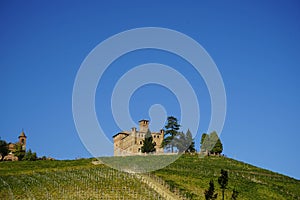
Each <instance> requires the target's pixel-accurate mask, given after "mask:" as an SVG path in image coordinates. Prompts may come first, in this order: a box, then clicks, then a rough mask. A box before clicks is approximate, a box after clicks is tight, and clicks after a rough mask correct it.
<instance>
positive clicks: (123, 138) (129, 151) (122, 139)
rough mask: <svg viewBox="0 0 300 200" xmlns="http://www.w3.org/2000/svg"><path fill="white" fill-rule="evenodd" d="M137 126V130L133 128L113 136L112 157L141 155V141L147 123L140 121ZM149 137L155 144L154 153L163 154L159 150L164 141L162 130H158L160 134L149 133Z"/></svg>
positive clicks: (147, 127) (161, 149)
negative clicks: (150, 136)
mask: <svg viewBox="0 0 300 200" xmlns="http://www.w3.org/2000/svg"><path fill="white" fill-rule="evenodd" d="M139 126H140V127H139V128H140V129H139V130H137V129H136V128H135V127H134V128H132V129H131V130H130V131H122V132H120V133H117V134H116V135H114V136H113V140H114V156H122V155H138V154H141V148H142V146H143V140H144V139H145V135H146V133H147V131H148V129H149V121H148V120H140V121H139ZM151 135H152V138H153V141H154V142H155V143H156V146H155V149H156V152H155V153H163V152H164V149H163V148H161V143H162V141H163V139H164V130H160V132H151Z"/></svg>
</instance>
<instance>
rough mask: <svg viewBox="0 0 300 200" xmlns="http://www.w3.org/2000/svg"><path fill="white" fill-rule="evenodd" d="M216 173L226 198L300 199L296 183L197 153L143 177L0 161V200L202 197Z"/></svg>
mask: <svg viewBox="0 0 300 200" xmlns="http://www.w3.org/2000/svg"><path fill="white" fill-rule="evenodd" d="M111 159H112V158H111ZM114 159H115V160H114V162H115V163H117V162H118V159H124V158H114ZM130 159H134V158H130ZM137 159H141V158H137ZM155 159H158V158H157V157H156V158H155ZM128 163H129V162H128ZM220 169H225V170H227V171H228V173H229V185H228V187H227V190H226V192H225V197H226V199H230V195H231V192H232V190H233V189H237V190H238V191H239V196H238V199H300V190H299V188H300V181H299V180H296V179H293V178H289V177H286V176H283V175H280V174H277V173H274V172H271V171H268V170H263V169H260V168H257V167H254V166H251V165H248V164H245V163H242V162H238V161H236V160H233V159H229V158H225V157H204V158H199V157H198V156H197V155H193V156H192V155H184V156H181V157H180V158H179V159H178V160H176V161H175V162H173V163H172V164H170V165H169V166H167V167H165V168H163V169H160V170H157V171H153V172H148V173H142V174H140V173H128V172H122V171H119V170H116V169H112V168H109V167H107V166H106V165H103V164H98V165H94V164H92V159H81V160H73V161H31V162H30V161H22V162H1V163H0V199H111V200H116V199H141V200H142V199H153V200H154V199H204V195H203V193H204V190H205V189H207V188H208V183H209V181H210V180H211V179H212V180H214V181H215V184H216V192H218V193H219V194H220V192H221V191H220V189H219V187H218V185H217V184H218V183H217V178H218V176H219V175H220ZM218 199H220V196H219V197H218Z"/></svg>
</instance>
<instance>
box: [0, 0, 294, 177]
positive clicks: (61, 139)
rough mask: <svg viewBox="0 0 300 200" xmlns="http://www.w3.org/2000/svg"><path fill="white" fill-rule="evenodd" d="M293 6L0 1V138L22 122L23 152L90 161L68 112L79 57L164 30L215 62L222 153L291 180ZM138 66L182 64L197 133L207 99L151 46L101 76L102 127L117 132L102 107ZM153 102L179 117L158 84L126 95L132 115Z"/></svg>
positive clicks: (172, 60) (141, 114) (199, 85)
mask: <svg viewBox="0 0 300 200" xmlns="http://www.w3.org/2000/svg"><path fill="white" fill-rule="evenodd" d="M299 10H300V3H299V2H298V1H248V2H246V1H244V2H241V1H221V2H220V1H189V2H188V3H186V2H184V3H183V2H179V1H165V2H164V3H162V2H161V1H144V2H141V1H128V2H123V1H120V2H116V1H86V2H84V1H62V2H61V1H51V2H50V1H26V2H22V1H18V2H17V1H1V2H0V30H1V31H0V36H1V37H0V92H1V93H0V94H1V96H0V97H1V98H0V113H1V114H0V136H1V139H4V140H7V141H11V142H14V141H16V140H17V136H18V135H19V133H20V132H21V130H22V128H24V130H25V133H26V134H27V136H28V148H31V149H32V150H33V151H36V152H37V153H38V155H39V156H42V155H46V156H51V157H55V158H58V159H74V158H75V157H91V155H90V154H89V152H88V151H87V150H86V149H85V147H84V145H83V144H82V143H81V140H80V139H79V136H78V134H77V132H76V129H75V125H74V122H73V117H72V89H73V83H74V80H75V77H76V73H77V70H78V69H79V67H80V65H81V63H82V61H83V60H84V58H85V57H86V56H87V55H88V53H89V52H90V51H91V50H92V49H93V48H94V47H95V46H96V45H98V44H99V43H100V42H101V41H103V40H105V39H107V38H108V37H110V36H112V35H114V34H117V33H119V32H122V31H125V30H128V29H132V28H138V27H149V26H154V27H165V28H170V29H174V30H177V31H180V32H182V33H184V34H186V35H188V36H190V37H192V38H193V39H195V40H196V41H197V42H199V43H200V44H201V45H202V46H203V47H204V48H205V49H206V51H207V52H208V53H209V54H210V56H211V57H212V58H213V60H214V61H215V63H216V65H217V66H218V68H219V71H220V73H221V75H222V77H223V81H224V85H225V89H226V94H227V117H226V121H225V126H224V129H223V132H222V133H221V139H222V141H223V143H224V153H225V154H226V155H228V156H229V157H233V158H235V159H238V160H242V161H245V162H247V163H250V164H253V165H256V166H260V167H263V168H267V169H270V170H273V171H276V172H279V173H283V174H286V175H289V176H292V177H295V178H297V179H300V170H299V166H300V156H299V155H298V152H299V141H300V134H299V132H300V131H299V127H298V125H299V122H300V121H299V113H300V94H299V88H300V80H299V75H300V55H299V53H300V12H299ZM147 62H158V63H160V62H161V63H165V64H168V65H169V66H172V67H174V68H176V69H178V70H183V71H182V73H183V74H185V75H186V76H187V77H188V79H189V80H190V81H191V82H192V85H193V86H194V89H195V90H196V91H197V96H198V98H199V100H200V102H201V104H200V109H201V120H202V121H201V122H200V129H199V133H198V134H201V133H202V132H205V130H206V128H207V126H208V124H207V123H208V120H209V117H210V107H209V106H210V101H209V95H208V92H207V89H206V87H205V84H204V83H203V80H202V79H201V77H197V76H193V74H194V73H193V71H192V70H188V69H186V68H184V69H183V67H182V66H184V65H186V63H184V62H183V61H182V60H181V59H180V58H178V57H176V56H174V55H172V54H168V53H166V52H160V51H155V50H149V51H144V52H136V53H132V54H128V55H126V56H124V57H122V58H120V59H118V60H117V61H116V62H115V63H114V64H113V65H112V67H111V68H110V70H108V71H107V73H106V74H105V76H103V80H101V81H100V83H99V88H98V89H99V91H101V92H97V94H96V109H97V116H98V118H99V120H102V121H104V124H105V125H104V130H105V131H106V132H109V133H111V135H113V134H115V133H116V132H117V131H119V130H118V127H117V126H116V124H115V122H114V121H113V118H112V114H111V111H110V110H109V106H110V99H109V98H110V95H111V90H112V88H113V85H114V84H115V82H116V81H117V80H118V78H120V76H122V73H124V72H126V70H129V69H130V67H133V66H136V65H138V64H143V63H147ZM120 66H122V67H123V68H120ZM118 67H119V68H118ZM153 94H155V95H153ZM155 103H162V104H164V105H165V108H166V110H167V112H168V115H169V114H172V115H175V116H177V117H179V118H180V112H179V108H178V102H177V101H176V98H175V97H174V95H172V94H171V93H170V92H169V91H168V90H166V89H165V88H162V87H159V86H157V85H148V86H145V87H143V88H141V89H139V90H138V91H136V92H135V93H134V95H133V96H132V101H131V104H130V109H131V112H132V113H131V115H132V118H133V119H134V120H136V121H138V120H139V119H141V118H149V116H148V109H149V106H151V105H152V104H155ZM183 126H184V125H183ZM129 128H130V127H128V129H129ZM111 135H109V136H108V137H110V136H111ZM196 143H197V147H199V144H198V143H199V138H198V137H197V138H196Z"/></svg>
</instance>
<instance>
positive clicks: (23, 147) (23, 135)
mask: <svg viewBox="0 0 300 200" xmlns="http://www.w3.org/2000/svg"><path fill="white" fill-rule="evenodd" d="M26 138H27V137H26V135H25V133H24V130H22V132H21V134H20V136H19V143H20V144H21V145H22V150H24V151H25V150H26Z"/></svg>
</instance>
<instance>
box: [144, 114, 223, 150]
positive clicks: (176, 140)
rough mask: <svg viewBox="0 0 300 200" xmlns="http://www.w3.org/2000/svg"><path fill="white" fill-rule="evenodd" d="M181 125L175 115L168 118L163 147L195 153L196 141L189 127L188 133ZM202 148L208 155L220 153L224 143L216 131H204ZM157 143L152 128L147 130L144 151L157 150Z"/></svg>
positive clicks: (201, 142)
mask: <svg viewBox="0 0 300 200" xmlns="http://www.w3.org/2000/svg"><path fill="white" fill-rule="evenodd" d="M180 127H181V125H180V124H179V123H178V120H177V118H176V117H174V116H169V117H168V118H167V122H166V125H165V127H164V132H165V135H164V139H163V142H162V144H161V147H162V148H165V149H166V150H169V151H171V152H172V153H173V152H174V151H175V149H176V150H177V151H178V152H179V153H195V152H196V148H195V142H194V139H193V136H192V133H191V131H190V130H189V129H188V130H187V132H186V133H184V132H182V131H180ZM200 145H201V149H200V153H206V154H207V155H211V154H213V155H219V154H221V153H222V151H223V144H222V142H221V140H220V138H219V136H218V134H217V133H216V132H215V131H214V132H212V133H210V134H207V133H203V134H202V137H201V141H200ZM155 146H156V143H155V142H154V141H153V138H152V135H151V132H150V130H148V131H147V133H146V135H145V138H144V140H143V146H142V148H141V151H142V153H152V152H155Z"/></svg>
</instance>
